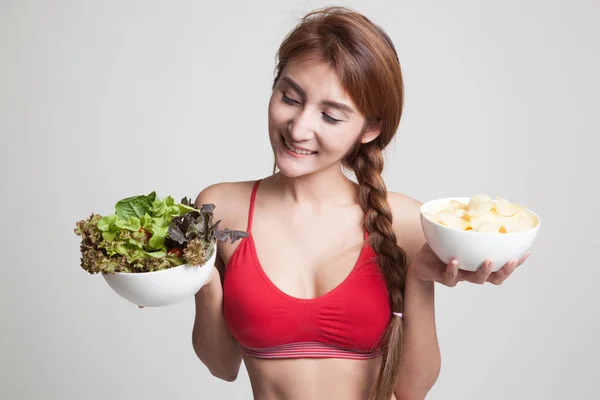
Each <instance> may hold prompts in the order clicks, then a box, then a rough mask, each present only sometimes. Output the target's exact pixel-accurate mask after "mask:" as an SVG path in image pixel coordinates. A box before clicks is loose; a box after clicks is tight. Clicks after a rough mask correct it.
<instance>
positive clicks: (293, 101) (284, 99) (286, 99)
mask: <svg viewBox="0 0 600 400" xmlns="http://www.w3.org/2000/svg"><path fill="white" fill-rule="evenodd" d="M281 100H282V101H283V102H284V103H286V104H289V105H291V106H295V105H296V104H300V103H298V102H297V101H296V100H294V99H291V98H289V97H287V96H286V94H285V92H282V97H281Z"/></svg>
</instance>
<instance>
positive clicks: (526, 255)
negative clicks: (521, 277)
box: [517, 251, 531, 267]
mask: <svg viewBox="0 0 600 400" xmlns="http://www.w3.org/2000/svg"><path fill="white" fill-rule="evenodd" d="M530 255H531V252H530V251H528V252H527V253H525V255H524V256H523V257H521V258H520V259H519V262H518V264H517V267H518V266H519V265H521V264H523V263H524V262H525V260H527V258H529V256H530Z"/></svg>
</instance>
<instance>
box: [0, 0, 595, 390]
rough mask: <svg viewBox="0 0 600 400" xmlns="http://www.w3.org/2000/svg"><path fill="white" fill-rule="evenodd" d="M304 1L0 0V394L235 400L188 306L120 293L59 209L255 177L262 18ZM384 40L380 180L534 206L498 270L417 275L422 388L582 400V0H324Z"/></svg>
mask: <svg viewBox="0 0 600 400" xmlns="http://www.w3.org/2000/svg"><path fill="white" fill-rule="evenodd" d="M326 4H327V3H325V2H322V1H281V0H279V1H275V0H262V1H260V2H245V1H244V2H243V1H237V2H231V1H230V2H211V3H210V4H204V3H203V2H201V1H176V2H173V1H149V0H144V1H142V0H139V1H103V2H93V1H66V0H61V1H58V0H57V1H35V2H34V1H16V0H14V1H7V0H2V1H0V134H1V141H0V163H1V164H0V167H1V169H0V171H1V172H0V174H1V175H0V177H1V186H0V188H1V190H2V196H0V199H1V200H0V201H1V206H2V208H1V209H2V213H3V217H2V229H1V230H0V235H1V236H0V239H1V240H0V246H1V250H2V255H3V256H2V258H1V263H0V265H1V266H2V275H1V277H0V300H1V301H0V326H1V328H0V398H2V399H90V400H94V399H113V400H120V399H147V400H153V399H164V398H169V399H188V398H189V399H191V398H205V399H206V398H208V399H213V398H227V399H249V398H251V389H250V384H249V381H248V378H247V374H246V372H245V370H242V372H241V373H240V377H239V378H238V380H237V381H236V382H235V383H225V382H222V381H219V380H217V379H216V378H214V377H212V376H211V375H210V374H209V372H208V371H207V369H206V368H205V367H204V365H203V364H202V363H201V362H200V361H199V360H198V359H197V358H196V356H195V354H194V352H193V350H192V346H191V340H190V337H191V328H192V322H193V313H194V308H193V301H192V299H190V300H189V301H186V302H183V303H180V304H178V305H175V306H171V307H166V308H156V309H144V310H140V309H138V308H137V307H135V306H134V305H131V304H130V303H127V302H126V301H125V300H123V299H121V298H120V297H118V296H117V295H116V294H115V293H113V292H112V291H111V290H110V288H109V287H108V285H107V284H106V283H105V282H104V280H103V279H102V277H100V276H90V275H88V274H87V273H86V272H85V271H83V270H82V269H81V268H80V266H79V262H80V260H79V256H80V254H79V239H80V238H79V237H77V236H76V235H75V234H74V233H73V229H74V227H75V222H76V221H78V220H80V219H84V218H86V217H87V216H88V215H89V214H90V213H91V212H92V211H94V212H97V213H101V214H107V213H111V212H113V206H114V203H115V202H116V201H117V200H119V199H120V198H123V197H127V196H130V195H136V194H145V193H149V192H150V191H152V190H156V191H157V192H158V194H159V196H166V195H172V196H173V197H174V198H175V199H176V200H180V199H181V198H182V197H184V196H188V197H194V196H196V194H197V193H198V192H199V191H200V190H201V189H202V188H204V187H206V186H207V185H209V184H211V183H215V182H219V181H236V180H249V179H256V178H260V177H264V176H267V175H269V174H270V172H271V166H272V153H271V149H270V146H269V141H268V136H267V131H266V127H267V119H266V117H267V102H268V98H269V95H270V86H271V83H272V79H273V71H274V67H275V53H276V51H277V48H278V45H279V43H280V42H281V40H282V39H283V37H284V35H285V34H286V33H287V32H288V31H289V30H290V29H292V28H293V26H294V24H295V23H296V22H297V20H298V19H299V18H300V17H301V16H302V15H303V14H304V13H305V12H307V11H309V10H311V9H313V8H315V7H320V6H323V5H326ZM338 4H340V5H346V6H350V7H353V8H355V9H356V10H357V11H360V12H362V13H364V14H365V15H366V16H367V17H369V18H370V19H371V20H372V21H373V22H375V23H377V24H379V25H380V26H382V27H383V28H384V29H385V30H386V31H387V32H388V33H389V35H390V36H391V38H392V40H393V41H394V43H395V45H396V47H397V50H398V53H399V56H400V61H401V64H402V67H403V72H404V77H405V82H406V108H405V114H404V118H403V120H402V122H401V125H400V129H399V131H398V136H397V139H396V141H395V142H393V145H392V146H390V147H389V150H388V153H387V160H388V161H387V164H386V171H385V179H386V182H387V185H388V188H389V190H393V191H399V192H402V193H406V194H408V195H410V196H412V197H415V198H417V199H418V200H420V201H426V200H429V199H433V198H438V197H446V196H470V195H472V194H475V193H479V192H484V193H489V194H491V195H493V196H496V195H500V196H503V197H505V198H508V199H509V200H511V201H515V202H519V203H523V204H526V205H528V206H529V207H531V208H532V209H533V210H534V211H536V212H537V213H538V214H539V215H540V216H541V218H542V228H541V231H540V235H539V237H538V240H537V242H536V244H535V245H534V248H533V254H532V256H531V258H530V260H529V261H528V262H527V263H526V264H525V265H523V266H522V267H521V268H520V269H518V270H517V271H516V272H515V274H514V276H512V277H511V278H510V279H509V280H508V281H506V282H505V283H504V284H503V285H501V286H499V287H494V286H492V285H484V286H476V285H471V284H460V285H459V286H457V287H456V288H446V287H442V286H437V298H436V299H437V300H436V302H437V309H436V313H437V322H438V330H439V339H440V345H441V349H442V356H443V367H442V372H441V375H440V377H439V379H438V381H437V383H436V385H435V386H434V388H433V390H432V391H431V392H430V395H429V396H428V399H432V400H446V399H487V400H496V399H497V400H500V399H502V400H503V399H557V400H558V399H597V398H599V396H600V395H599V392H600V391H599V389H598V388H597V385H598V382H599V380H600V368H599V367H598V361H597V360H598V358H599V357H600V350H599V346H598V337H599V336H600V329H599V323H598V317H599V315H600V307H599V303H598V300H597V299H598V296H597V294H596V288H597V287H598V280H599V278H600V272H599V269H598V261H597V257H596V255H597V251H598V248H599V247H600V235H598V230H597V229H598V224H599V223H600V220H599V217H598V205H597V204H598V194H599V193H598V183H599V180H598V177H597V174H598V172H599V171H600V162H599V161H598V157H599V156H598V150H597V149H598V135H599V134H600V124H599V122H598V115H599V109H600V102H599V100H598V92H599V89H600V78H599V75H598V74H599V72H600V45H599V41H600V25H599V23H598V21H599V20H600V6H599V5H598V2H596V1H593V0H589V1H583V0H577V1H575V0H571V1H566V0H563V1H541V0H539V1H537V0H529V1H517V0H511V1H477V2H476V1H458V0H455V1H451V2H450V1H427V2H425V1H420V2H416V1H411V2H409V1H373V0H371V1H366V0H365V1H346V2H342V3H338Z"/></svg>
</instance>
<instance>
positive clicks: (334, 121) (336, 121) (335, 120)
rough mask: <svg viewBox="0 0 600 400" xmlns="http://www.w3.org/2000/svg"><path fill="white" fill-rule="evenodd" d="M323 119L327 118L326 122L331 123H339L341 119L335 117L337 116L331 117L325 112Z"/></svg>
mask: <svg viewBox="0 0 600 400" xmlns="http://www.w3.org/2000/svg"><path fill="white" fill-rule="evenodd" d="M323 119H324V120H325V122H327V123H329V124H333V125H335V124H337V123H338V122H340V120H339V119H335V118H331V117H330V116H329V115H327V114H325V113H323Z"/></svg>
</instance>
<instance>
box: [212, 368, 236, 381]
mask: <svg viewBox="0 0 600 400" xmlns="http://www.w3.org/2000/svg"><path fill="white" fill-rule="evenodd" d="M209 371H210V373H211V375H212V376H214V377H215V378H219V379H221V380H224V381H225V382H234V381H235V380H236V379H237V377H238V375H239V372H240V369H239V367H238V368H235V369H233V368H229V369H225V368H219V369H216V368H212V369H211V368H209Z"/></svg>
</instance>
